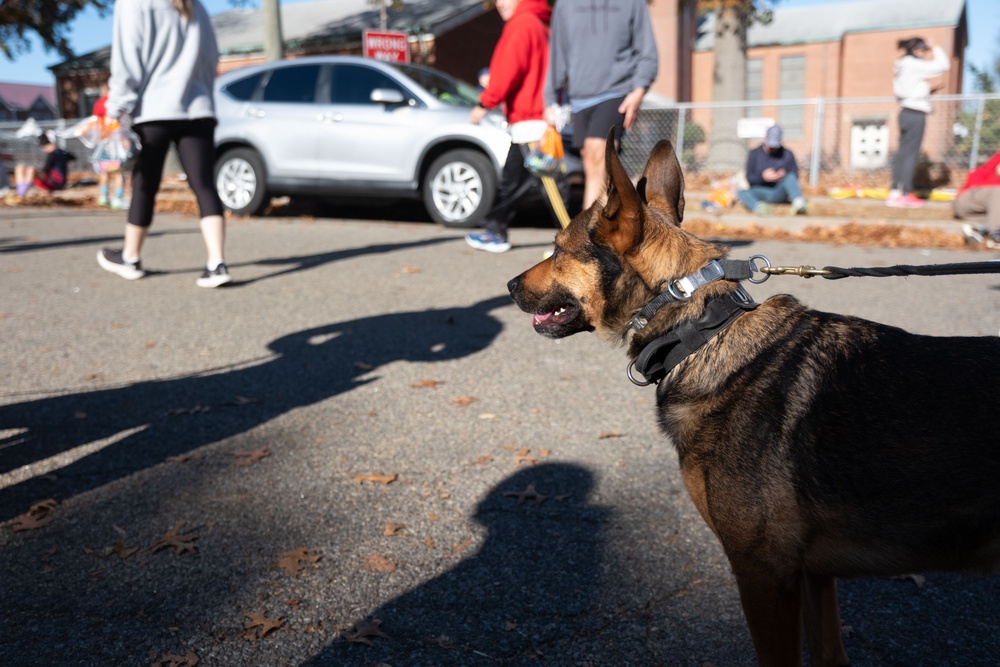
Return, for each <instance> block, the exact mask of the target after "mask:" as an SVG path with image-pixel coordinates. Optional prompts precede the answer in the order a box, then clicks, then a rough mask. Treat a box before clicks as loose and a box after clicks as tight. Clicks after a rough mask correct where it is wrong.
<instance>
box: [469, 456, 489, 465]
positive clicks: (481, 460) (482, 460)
mask: <svg viewBox="0 0 1000 667" xmlns="http://www.w3.org/2000/svg"><path fill="white" fill-rule="evenodd" d="M492 461H493V457H492V456H490V455H489V454H484V455H483V456H480V457H479V458H477V459H476V460H475V461H469V465H470V466H474V465H480V466H484V465H486V464H487V463H490V462H492Z"/></svg>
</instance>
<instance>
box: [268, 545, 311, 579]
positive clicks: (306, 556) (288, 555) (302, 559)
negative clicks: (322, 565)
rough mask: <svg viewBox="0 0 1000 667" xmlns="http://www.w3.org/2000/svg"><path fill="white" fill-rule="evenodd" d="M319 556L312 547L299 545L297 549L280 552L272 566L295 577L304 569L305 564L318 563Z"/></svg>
mask: <svg viewBox="0 0 1000 667" xmlns="http://www.w3.org/2000/svg"><path fill="white" fill-rule="evenodd" d="M320 558H321V556H320V555H319V554H318V553H316V552H315V551H313V550H312V549H308V548H306V547H299V548H298V549H293V550H292V551H286V552H285V553H283V554H281V557H280V558H279V559H278V560H277V561H275V563H274V566H275V567H279V568H281V569H283V570H284V571H285V572H287V573H288V574H290V575H292V576H293V577H297V576H299V574H300V573H301V572H302V570H304V569H305V567H306V565H312V564H314V563H318V562H319V559H320Z"/></svg>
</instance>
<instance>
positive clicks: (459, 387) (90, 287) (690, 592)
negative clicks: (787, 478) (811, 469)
mask: <svg viewBox="0 0 1000 667" xmlns="http://www.w3.org/2000/svg"><path fill="white" fill-rule="evenodd" d="M385 214H386V215H387V216H388V215H389V214H391V209H390V210H386V211H385ZM548 224H549V223H548V221H544V222H543V223H542V224H540V225H539V226H537V227H530V226H529V227H518V228H515V229H514V230H513V233H512V241H513V242H514V248H513V249H512V250H511V251H510V252H508V253H505V254H500V255H493V254H488V253H482V252H476V251H473V250H471V249H469V248H468V247H467V246H466V245H465V243H464V242H463V240H462V234H461V232H459V231H455V230H446V229H442V228H439V227H436V226H433V225H431V224H429V223H426V222H420V221H407V222H391V221H379V220H351V219H337V218H332V217H331V218H326V217H308V218H305V217H289V218H279V217H269V218H258V219H249V220H244V219H238V220H233V221H232V222H231V224H230V227H229V240H228V244H227V255H228V257H227V259H228V260H229V266H230V270H231V272H232V274H233V276H234V278H235V282H234V284H233V285H231V286H228V287H225V288H220V289H216V290H203V289H199V288H198V287H196V286H195V279H196V278H197V276H198V275H199V273H200V270H201V268H200V267H201V263H202V260H203V248H202V245H201V238H200V235H199V233H198V228H197V223H196V221H195V220H194V219H193V218H191V217H190V216H184V215H176V214H161V215H159V216H158V217H157V220H156V222H155V224H154V227H153V229H152V233H151V235H150V238H149V239H148V242H147V246H146V252H145V256H144V258H143V259H144V265H145V267H146V268H147V269H149V270H150V274H149V275H148V276H147V277H146V278H144V279H142V280H139V281H135V282H127V281H125V280H122V279H120V278H118V277H116V276H113V275H111V274H108V273H105V272H104V271H102V270H101V269H100V268H99V267H98V265H97V263H96V261H95V254H96V253H97V251H98V249H99V248H100V247H101V246H103V245H108V244H115V243H117V241H118V239H119V236H120V234H121V231H122V225H123V216H122V214H121V213H118V212H101V211H93V210H85V209H82V208H76V209H72V208H70V209H59V208H35V207H23V208H0V350H2V359H3V363H2V364H0V522H5V523H3V525H2V526H0V665H11V666H17V667H20V666H28V665H39V666H68V665H95V666H96V665H101V666H105V665H115V666H118V665H151V664H158V665H171V666H173V667H179V666H181V665H187V666H190V665H194V664H198V665H200V666H204V665H212V666H215V665H219V666H236V665H268V666H270V665H275V666H278V665H282V666H284V665H309V666H310V667H312V666H338V667H339V666H359V667H361V666H371V667H375V666H379V665H383V666H384V665H391V666H392V667H404V666H406V667H417V666H426V667H430V666H432V665H435V666H447V665H454V666H461V667H466V666H478V665H512V666H520V665H558V666H563V665H566V666H579V667H598V666H631V665H635V666H647V665H670V666H673V665H691V666H694V667H701V666H703V665H713V666H716V667H723V666H729V665H750V664H753V663H754V657H753V651H752V647H751V644H750V639H749V635H748V633H747V630H746V626H745V624H744V622H743V617H742V614H741V611H740V607H739V601H738V595H737V591H736V588H735V586H734V583H733V579H732V577H731V575H730V573H729V569H728V566H727V563H726V560H725V557H724V555H723V553H722V551H721V549H720V548H719V546H718V544H717V542H716V541H715V539H714V537H713V536H712V534H711V532H710V531H709V530H708V528H707V527H706V526H705V525H704V523H703V522H702V520H701V519H700V517H699V516H698V514H697V512H696V510H695V509H694V507H693V506H692V504H691V502H690V500H689V498H688V496H687V493H686V491H685V489H684V487H683V484H682V483H681V480H680V477H679V474H678V470H677V459H676V455H675V452H674V450H673V448H672V447H671V445H670V443H669V442H668V441H667V440H666V439H665V438H664V437H663V436H661V435H660V433H659V432H658V430H657V427H656V420H655V415H654V397H653V389H652V388H639V387H635V386H633V385H632V384H631V383H630V382H629V381H628V380H627V378H626V375H625V365H626V364H625V357H624V355H623V354H622V351H621V350H618V349H612V348H607V347H605V346H603V345H602V344H600V343H599V342H598V341H597V340H596V339H594V338H593V337H592V336H589V335H579V336H575V337H572V338H569V339H565V340H561V341H551V340H548V339H545V338H542V337H540V336H538V335H536V334H535V333H534V332H533V331H532V329H531V326H530V319H529V317H528V316H527V315H525V314H523V313H521V312H519V311H518V310H517V309H516V308H515V307H514V306H513V304H512V303H511V302H510V300H509V298H508V297H507V293H506V288H505V283H506V281H507V280H508V279H509V278H511V277H513V276H515V275H516V274H518V273H520V272H521V271H523V270H524V269H525V268H527V267H528V266H530V265H531V264H533V263H535V262H536V261H538V260H540V259H541V257H542V253H543V252H544V251H545V250H546V249H547V248H548V247H549V244H550V242H551V238H552V235H553V230H552V229H551V228H549V227H547V226H546V225H548ZM751 254H764V255H767V256H768V257H769V258H770V259H771V260H772V262H774V263H775V264H787V265H796V266H797V265H800V264H811V265H816V266H823V265H835V266H880V265H893V264H939V263H949V262H964V261H972V260H976V261H978V260H984V259H996V258H998V257H1000V255H998V254H997V253H990V252H978V253H970V252H964V251H961V250H940V249H923V248H880V247H854V246H831V245H822V244H805V243H787V242H775V241H762V242H750V241H737V242H734V243H733V244H732V255H731V256H733V257H746V256H749V255H751ZM749 292H750V293H751V294H752V295H753V296H754V297H755V298H756V299H758V300H762V299H764V298H766V297H767V296H769V295H770V294H774V293H778V292H789V293H792V294H794V295H796V296H798V297H799V298H800V299H802V300H803V301H805V302H806V303H808V304H809V305H811V306H813V307H816V308H819V309H821V310H831V311H838V312H844V313H851V314H856V315H860V316H863V317H869V318H872V319H878V320H880V321H883V322H886V323H889V324H894V325H898V326H903V327H905V328H907V329H910V330H912V331H917V332H921V333H927V334H936V335H993V336H995V335H998V332H1000V275H989V276H951V277H936V278H921V277H913V278H906V279H904V278H880V279H863V278H862V279H853V278H852V279H847V280H840V281H824V280H821V279H812V280H808V281H807V280H802V279H800V278H793V277H774V278H771V279H770V280H769V281H768V282H766V283H764V284H762V285H757V286H749ZM983 419H996V415H994V414H988V413H984V414H983ZM990 444H991V443H984V446H988V445H990ZM992 444H996V443H992ZM941 473H942V474H948V473H947V471H941ZM872 483H873V484H877V483H878V480H872ZM914 491H915V492H919V490H918V489H915V490H914ZM840 595H841V614H842V620H843V624H844V628H845V636H846V645H847V650H848V654H849V655H850V656H851V658H852V660H853V664H855V665H863V666H866V667H867V666H886V667H888V666H893V667H897V666H904V665H905V666H925V667H931V666H945V665H948V666H958V665H969V666H972V665H975V666H981V665H1000V576H992V577H986V576H976V575H957V574H926V575H925V574H922V573H915V576H912V577H905V578H902V579H871V580H855V581H844V582H841V585H840Z"/></svg>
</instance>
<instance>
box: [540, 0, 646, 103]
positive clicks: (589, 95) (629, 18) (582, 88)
mask: <svg viewBox="0 0 1000 667" xmlns="http://www.w3.org/2000/svg"><path fill="white" fill-rule="evenodd" d="M551 29H552V36H551V37H550V38H549V76H548V79H547V80H546V82H545V106H549V105H551V104H553V103H555V102H556V95H557V93H558V92H559V91H560V90H566V92H567V93H568V94H569V97H570V101H571V102H572V103H573V108H574V109H578V108H579V107H580V103H581V102H583V103H584V104H583V105H582V106H583V107H584V108H586V107H587V106H592V105H593V104H596V103H598V102H600V101H602V100H605V99H610V98H613V97H624V96H625V95H628V94H629V93H630V92H632V91H633V90H635V89H636V88H649V85H650V84H651V83H653V80H654V79H656V70H657V56H656V42H655V40H654V39H653V28H652V25H651V24H650V21H649V10H648V9H647V8H646V0H603V1H601V0H559V1H558V2H556V4H555V6H554V7H553V9H552V22H551Z"/></svg>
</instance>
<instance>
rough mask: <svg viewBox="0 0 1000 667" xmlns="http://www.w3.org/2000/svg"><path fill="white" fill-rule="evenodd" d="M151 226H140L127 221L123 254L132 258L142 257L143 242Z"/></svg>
mask: <svg viewBox="0 0 1000 667" xmlns="http://www.w3.org/2000/svg"><path fill="white" fill-rule="evenodd" d="M148 233H149V227H140V226H139V225H133V224H132V223H127V224H126V225H125V245H124V247H123V248H122V256H124V257H127V258H129V259H132V260H136V259H140V258H141V257H142V254H141V253H142V244H143V242H144V241H145V240H146V234H148Z"/></svg>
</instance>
